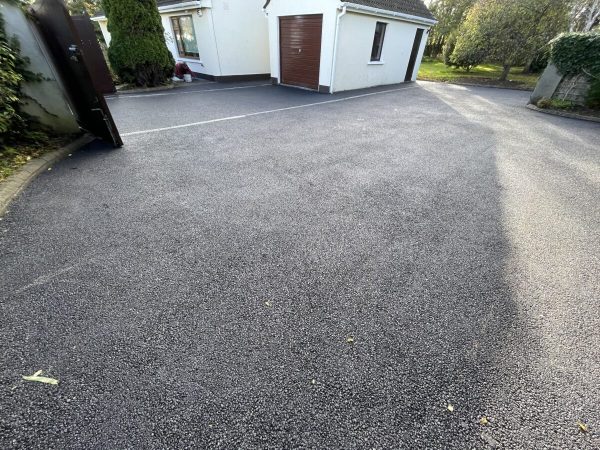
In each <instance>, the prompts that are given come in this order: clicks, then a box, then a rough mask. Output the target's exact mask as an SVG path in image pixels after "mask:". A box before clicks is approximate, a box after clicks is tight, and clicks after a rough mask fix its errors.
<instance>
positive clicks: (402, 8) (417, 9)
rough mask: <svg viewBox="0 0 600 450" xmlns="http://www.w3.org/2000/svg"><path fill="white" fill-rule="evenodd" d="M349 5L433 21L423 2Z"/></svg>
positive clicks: (373, 0) (370, 0) (381, 0)
mask: <svg viewBox="0 0 600 450" xmlns="http://www.w3.org/2000/svg"><path fill="white" fill-rule="evenodd" d="M342 1H344V0H342ZM349 3H356V4H357V5H363V6H370V7H371V8H378V9H385V10H386V11H394V12H399V13H403V14H409V15H411V16H417V17H423V18H424V19H431V20H434V19H435V17H433V14H431V11H429V9H427V6H425V3H423V0H349Z"/></svg>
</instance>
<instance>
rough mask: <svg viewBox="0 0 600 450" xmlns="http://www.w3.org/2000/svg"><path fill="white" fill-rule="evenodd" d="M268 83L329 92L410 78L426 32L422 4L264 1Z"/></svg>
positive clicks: (414, 0) (428, 20) (429, 20)
mask: <svg viewBox="0 0 600 450" xmlns="http://www.w3.org/2000/svg"><path fill="white" fill-rule="evenodd" d="M265 12H266V14H267V17H268V22H269V59H270V65H271V81H272V82H273V84H283V85H288V86H294V87H300V88H303V89H312V90H318V91H319V92H324V93H334V92H341V91H348V90H354V89H363V88H368V87H374V86H382V85H389V84H396V83H404V82H411V81H414V80H415V79H416V76H417V73H418V71H419V66H420V64H421V58H422V56H423V51H424V50H425V45H426V43H427V36H428V34H429V29H430V28H431V27H432V26H433V25H435V24H436V23H437V22H436V20H435V18H434V17H433V15H432V14H431V12H430V11H429V10H428V9H427V7H426V6H425V4H424V3H423V1H422V0H354V1H353V2H344V1H340V0H294V1H293V2H292V1H289V0H269V1H267V4H266V5H265Z"/></svg>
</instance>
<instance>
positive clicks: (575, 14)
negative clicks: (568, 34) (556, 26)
mask: <svg viewBox="0 0 600 450" xmlns="http://www.w3.org/2000/svg"><path fill="white" fill-rule="evenodd" d="M570 12H571V14H570V17H569V19H570V23H569V31H583V32H587V31H591V30H592V28H594V27H595V26H597V25H598V24H599V23H600V0H572V1H571V11H570Z"/></svg>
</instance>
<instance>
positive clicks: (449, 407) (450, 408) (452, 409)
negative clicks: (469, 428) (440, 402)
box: [448, 403, 454, 412]
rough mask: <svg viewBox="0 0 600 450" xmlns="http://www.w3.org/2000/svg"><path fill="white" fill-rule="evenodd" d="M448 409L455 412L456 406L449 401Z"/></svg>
mask: <svg viewBox="0 0 600 450" xmlns="http://www.w3.org/2000/svg"><path fill="white" fill-rule="evenodd" d="M448 411H450V412H454V406H452V405H451V404H450V403H448Z"/></svg>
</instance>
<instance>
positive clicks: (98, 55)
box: [71, 14, 117, 94]
mask: <svg viewBox="0 0 600 450" xmlns="http://www.w3.org/2000/svg"><path fill="white" fill-rule="evenodd" d="M71 19H73V24H74V25H75V28H76V29H77V34H78V35H79V39H80V41H81V48H80V50H81V53H82V55H83V59H85V64H86V65H87V67H88V69H89V72H90V75H91V76H92V82H93V83H94V86H95V87H96V90H97V91H98V92H100V93H101V94H113V93H115V92H117V90H116V89H115V83H113V80H112V77H111V76H110V70H109V69H108V65H107V64H106V60H105V59H104V55H103V54H102V49H101V48H100V44H98V38H97V37H96V30H94V25H92V21H91V20H90V16H88V15H87V14H84V15H81V16H71Z"/></svg>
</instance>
